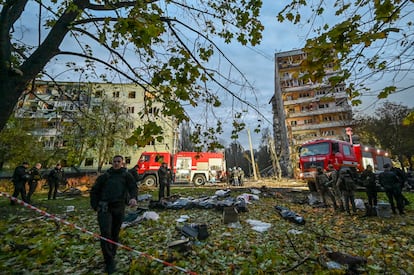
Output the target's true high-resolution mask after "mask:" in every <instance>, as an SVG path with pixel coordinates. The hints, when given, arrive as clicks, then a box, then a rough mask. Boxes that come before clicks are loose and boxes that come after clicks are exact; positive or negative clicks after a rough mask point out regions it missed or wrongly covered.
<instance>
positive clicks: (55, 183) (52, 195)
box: [47, 163, 66, 200]
mask: <svg viewBox="0 0 414 275" xmlns="http://www.w3.org/2000/svg"><path fill="white" fill-rule="evenodd" d="M65 181H66V179H65V172H64V171H63V169H62V165H61V164H60V163H57V164H56V166H55V168H54V169H53V170H52V171H50V173H49V175H48V176H47V183H48V184H49V192H48V194H47V199H48V200H50V199H54V200H56V195H57V191H58V189H59V185H60V184H61V183H63V182H65Z"/></svg>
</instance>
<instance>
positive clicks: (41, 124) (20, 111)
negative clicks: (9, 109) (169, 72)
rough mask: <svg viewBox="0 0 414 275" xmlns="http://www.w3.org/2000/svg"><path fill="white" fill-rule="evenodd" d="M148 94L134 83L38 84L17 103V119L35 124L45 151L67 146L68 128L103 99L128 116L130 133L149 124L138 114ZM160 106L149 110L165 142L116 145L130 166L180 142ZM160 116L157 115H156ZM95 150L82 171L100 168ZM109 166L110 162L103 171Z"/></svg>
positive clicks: (84, 162) (149, 114) (32, 130)
mask: <svg viewBox="0 0 414 275" xmlns="http://www.w3.org/2000/svg"><path fill="white" fill-rule="evenodd" d="M146 96H151V95H149V94H146V93H145V91H144V90H143V89H142V87H140V86H138V85H135V84H112V83H72V82H58V83H56V82H46V81H37V82H36V84H35V88H34V89H33V92H32V93H27V94H26V96H24V97H22V100H21V101H20V102H19V103H18V105H17V107H16V111H15V116H16V117H18V118H26V119H30V120H31V121H32V125H33V128H32V129H31V130H30V132H31V134H32V135H35V136H38V137H39V140H40V141H42V143H43V145H44V147H45V148H46V149H50V150H54V149H56V148H61V147H64V146H66V144H65V138H64V136H63V134H64V132H65V129H67V128H69V127H73V123H74V122H76V119H77V118H79V117H80V116H82V115H83V114H82V111H84V110H93V109H94V107H96V106H100V105H101V104H102V100H103V99H104V98H108V99H110V100H114V101H117V102H119V103H120V105H119V106H122V108H126V110H125V113H127V114H128V123H127V126H126V127H127V129H128V131H129V132H130V133H132V131H133V130H135V129H136V128H137V127H138V126H139V125H142V124H143V123H144V121H146V119H147V117H146V116H143V115H142V114H139V113H140V111H141V110H142V109H143V107H144V104H145V102H144V100H145V97H146ZM157 108H160V106H159V105H157V104H154V105H153V106H152V107H151V109H150V110H149V111H148V114H147V115H148V116H151V115H153V116H154V117H153V118H154V119H155V120H156V121H157V123H158V125H159V126H161V127H162V129H163V137H164V140H163V141H161V142H159V141H157V140H154V141H151V144H147V145H146V146H145V147H137V146H135V145H134V146H128V145H126V143H123V142H121V143H119V142H118V143H114V144H113V146H114V148H113V149H114V150H113V151H114V152H116V153H117V154H121V155H123V156H125V159H126V163H127V164H131V167H132V166H133V165H135V164H136V163H137V161H138V158H139V156H140V154H141V153H142V152H143V151H168V152H173V151H174V150H175V148H176V143H177V137H178V136H177V125H176V123H175V120H174V119H173V118H171V117H163V116H160V115H159V113H158V110H156V109H157ZM155 114H157V115H155ZM97 154H98V152H96V150H92V149H91V150H88V151H87V152H86V155H85V159H84V160H83V161H82V163H81V165H80V167H79V168H81V169H96V168H97V166H98V161H97ZM109 165H110V160H108V161H107V162H106V163H105V165H104V166H103V168H107V167H109Z"/></svg>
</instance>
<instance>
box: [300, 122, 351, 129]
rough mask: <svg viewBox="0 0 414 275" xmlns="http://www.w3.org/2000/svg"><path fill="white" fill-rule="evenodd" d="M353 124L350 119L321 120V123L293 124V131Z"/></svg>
mask: <svg viewBox="0 0 414 275" xmlns="http://www.w3.org/2000/svg"><path fill="white" fill-rule="evenodd" d="M351 124H352V122H351V121H350V120H340V121H329V122H320V123H313V124H305V125H296V126H292V131H302V130H318V129H323V128H334V127H345V126H348V125H351Z"/></svg>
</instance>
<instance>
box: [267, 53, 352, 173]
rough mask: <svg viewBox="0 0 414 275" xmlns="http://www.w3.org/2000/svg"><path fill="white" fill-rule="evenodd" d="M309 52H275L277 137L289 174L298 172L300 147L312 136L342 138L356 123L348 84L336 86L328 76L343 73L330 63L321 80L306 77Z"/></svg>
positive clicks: (278, 149) (280, 152)
mask: <svg viewBox="0 0 414 275" xmlns="http://www.w3.org/2000/svg"><path fill="white" fill-rule="evenodd" d="M304 60H306V53H305V52H303V51H302V50H292V51H287V52H280V53H276V54H275V94H274V96H273V98H272V106H273V116H274V129H273V130H274V138H275V143H276V144H275V146H276V150H277V153H278V154H279V156H280V157H281V160H280V161H281V166H282V167H284V168H282V170H283V169H284V171H283V173H284V174H286V175H296V174H297V172H298V168H299V167H298V148H299V146H300V145H301V144H303V143H304V142H306V141H308V140H312V139H318V138H339V139H342V138H343V137H344V135H345V128H346V127H349V126H351V125H352V108H351V106H350V104H349V102H348V97H347V94H346V92H345V84H344V83H342V84H340V85H337V86H335V87H332V86H331V85H330V84H329V81H328V78H329V77H331V76H335V75H336V74H338V73H340V72H339V71H335V70H334V69H333V66H331V65H330V64H327V65H326V67H325V68H326V69H325V73H326V76H325V78H324V79H323V81H321V83H313V82H312V81H311V80H307V79H302V78H301V76H302V75H303V74H304V73H305V68H304V65H303V64H304Z"/></svg>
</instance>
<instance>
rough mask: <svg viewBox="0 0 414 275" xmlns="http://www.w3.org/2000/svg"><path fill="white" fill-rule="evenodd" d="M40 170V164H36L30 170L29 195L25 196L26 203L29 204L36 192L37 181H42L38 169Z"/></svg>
mask: <svg viewBox="0 0 414 275" xmlns="http://www.w3.org/2000/svg"><path fill="white" fill-rule="evenodd" d="M41 168H42V164H40V163H36V165H35V166H33V167H32V169H30V171H29V174H30V179H29V193H28V194H27V201H28V202H29V203H30V201H31V198H32V195H33V193H34V192H35V191H36V188H37V184H38V183H39V180H41V179H42V175H41V174H40V169H41Z"/></svg>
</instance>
